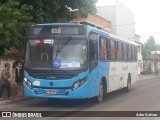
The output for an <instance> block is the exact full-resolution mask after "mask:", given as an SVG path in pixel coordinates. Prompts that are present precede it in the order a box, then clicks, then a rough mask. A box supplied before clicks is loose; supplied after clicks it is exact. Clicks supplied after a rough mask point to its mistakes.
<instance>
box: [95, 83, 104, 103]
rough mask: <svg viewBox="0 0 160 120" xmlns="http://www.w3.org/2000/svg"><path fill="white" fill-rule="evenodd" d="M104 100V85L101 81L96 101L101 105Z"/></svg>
mask: <svg viewBox="0 0 160 120" xmlns="http://www.w3.org/2000/svg"><path fill="white" fill-rule="evenodd" d="M103 98H104V83H103V81H101V83H100V85H99V95H98V96H97V97H96V101H97V102H98V103H101V102H102V101H103Z"/></svg>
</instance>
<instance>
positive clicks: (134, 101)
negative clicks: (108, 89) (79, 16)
mask: <svg viewBox="0 0 160 120" xmlns="http://www.w3.org/2000/svg"><path fill="white" fill-rule="evenodd" d="M0 111H160V77H157V78H151V79H145V80H140V81H137V82H136V83H135V84H134V85H133V86H132V90H131V91H130V92H125V91H123V90H120V91H116V92H114V93H112V94H109V95H108V96H107V99H106V100H105V101H104V102H103V103H101V104H97V103H95V102H93V101H92V100H90V99H89V100H56V101H53V102H48V100H47V99H29V100H25V101H21V102H18V103H14V104H9V105H3V106H0ZM64 113H65V112H64ZM73 114H78V112H74V113H71V116H72V115H73ZM95 114H96V112H95V113H94V115H95ZM12 119H13V118H12ZM16 119H17V118H15V120H16ZM23 119H25V118H23ZM26 119H27V118H26ZM34 119H35V118H34ZM38 119H40V120H45V119H47V120H53V119H55V120H57V119H59V120H64V119H65V120H66V119H67V120H75V119H76V120H82V119H86V120H88V119H92V120H97V119H100V120H106V118H104V117H92V118H89V117H83V118H82V117H76V118H74V117H65V118H64V117H54V118H51V117H48V118H38ZM107 120H160V118H157V117H152V118H151V117H130V118H127V117H124V118H123V117H107Z"/></svg>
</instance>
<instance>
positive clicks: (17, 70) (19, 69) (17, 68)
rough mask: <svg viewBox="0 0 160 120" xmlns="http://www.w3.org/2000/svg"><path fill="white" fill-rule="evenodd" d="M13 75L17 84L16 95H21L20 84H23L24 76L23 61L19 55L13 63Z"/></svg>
mask: <svg viewBox="0 0 160 120" xmlns="http://www.w3.org/2000/svg"><path fill="white" fill-rule="evenodd" d="M12 72H13V73H12V74H13V77H14V78H15V81H16V83H17V85H18V94H17V96H18V97H19V96H23V92H22V84H23V78H24V73H23V72H24V62H23V61H22V60H21V58H20V57H18V58H17V60H16V61H15V62H14V63H13V71H12Z"/></svg>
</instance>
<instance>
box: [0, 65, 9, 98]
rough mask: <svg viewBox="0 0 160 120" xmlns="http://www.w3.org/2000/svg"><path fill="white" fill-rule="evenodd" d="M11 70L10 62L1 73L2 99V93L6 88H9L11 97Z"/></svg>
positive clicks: (0, 91)
mask: <svg viewBox="0 0 160 120" xmlns="http://www.w3.org/2000/svg"><path fill="white" fill-rule="evenodd" d="M9 70H10V64H9V63H6V64H5V68H4V69H3V70H2V73H1V86H0V100H3V98H2V94H3V91H4V89H5V88H6V90H7V94H8V98H11V81H10V80H11V73H10V71H9Z"/></svg>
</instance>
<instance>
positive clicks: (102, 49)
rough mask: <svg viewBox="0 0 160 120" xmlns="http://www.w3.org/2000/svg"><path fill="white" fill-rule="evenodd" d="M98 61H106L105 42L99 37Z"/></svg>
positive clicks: (103, 38)
mask: <svg viewBox="0 0 160 120" xmlns="http://www.w3.org/2000/svg"><path fill="white" fill-rule="evenodd" d="M100 60H102V61H104V60H107V40H106V38H105V37H100Z"/></svg>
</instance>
